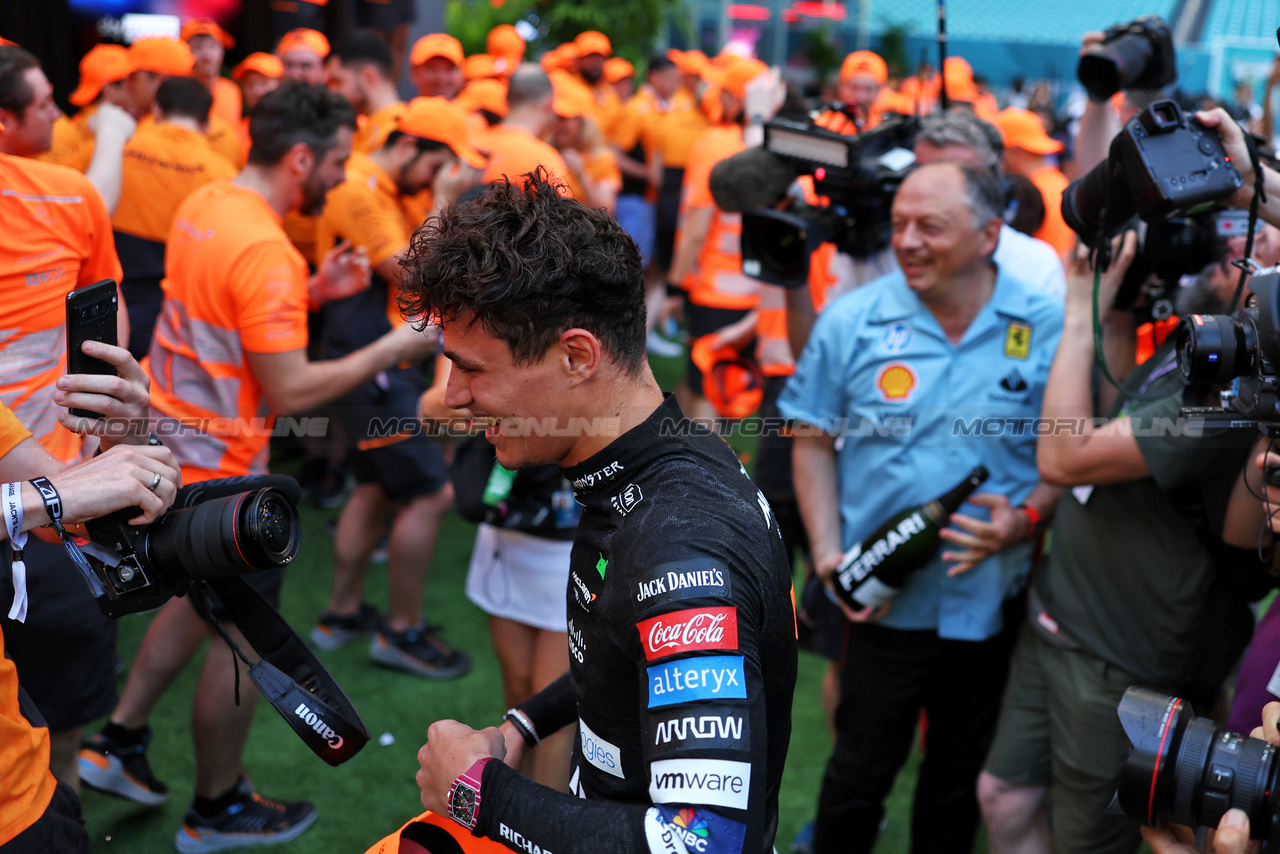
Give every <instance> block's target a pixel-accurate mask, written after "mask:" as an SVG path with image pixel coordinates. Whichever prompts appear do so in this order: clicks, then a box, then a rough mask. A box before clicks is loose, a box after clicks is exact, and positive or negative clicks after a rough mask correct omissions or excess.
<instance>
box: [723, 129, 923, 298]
mask: <svg viewBox="0 0 1280 854" xmlns="http://www.w3.org/2000/svg"><path fill="white" fill-rule="evenodd" d="M919 131H920V120H919V119H916V118H914V117H909V118H897V119H889V120H887V121H884V122H882V123H881V124H880V125H878V126H877V127H876V128H875V129H873V130H870V131H865V132H863V133H859V134H856V135H854V136H845V135H843V134H839V133H835V132H833V131H830V130H827V129H826V128H822V127H819V126H817V125H816V124H814V123H813V122H812V121H796V120H794V119H787V118H778V119H773V120H772V121H769V122H766V123H765V126H764V149H765V150H766V151H768V152H770V153H771V154H773V155H775V156H776V157H778V158H780V159H782V160H784V161H787V162H788V163H789V164H790V165H791V166H793V167H794V169H795V171H796V172H797V173H798V174H801V175H812V176H813V183H814V190H815V191H816V193H817V194H818V195H819V196H825V197H827V198H828V199H829V200H830V204H828V205H810V204H806V203H804V202H799V203H797V204H795V205H793V206H792V207H791V208H789V209H788V210H776V209H773V208H762V209H758V210H752V211H747V212H745V213H743V215H742V271H743V272H744V273H746V274H747V275H748V276H752V277H754V278H757V279H760V280H761V281H764V282H768V283H769V284H774V285H781V286H782V287H786V288H800V287H804V286H805V285H806V283H807V281H808V275H809V256H810V255H812V254H813V251H814V250H815V249H817V248H818V246H819V245H821V244H823V243H834V244H835V245H836V248H837V249H839V250H840V251H841V252H844V253H846V254H848V255H851V256H853V257H854V258H866V257H868V256H870V255H873V254H875V253H876V252H879V251H880V250H882V249H884V248H885V247H886V246H887V245H888V244H889V239H890V237H891V236H892V234H893V225H892V222H891V221H890V215H891V211H892V206H893V197H894V194H895V193H897V191H898V187H899V185H901V184H902V180H903V178H905V177H906V175H907V172H908V171H909V170H910V167H911V165H912V164H913V163H914V162H915V155H914V154H912V152H911V148H912V146H913V145H914V144H915V138H916V135H917V134H918V133H919Z"/></svg>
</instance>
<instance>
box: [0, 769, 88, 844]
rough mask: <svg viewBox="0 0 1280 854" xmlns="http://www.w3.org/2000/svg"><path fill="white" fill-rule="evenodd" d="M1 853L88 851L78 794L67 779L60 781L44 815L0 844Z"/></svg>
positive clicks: (86, 834) (86, 833) (86, 832)
mask: <svg viewBox="0 0 1280 854" xmlns="http://www.w3.org/2000/svg"><path fill="white" fill-rule="evenodd" d="M0 854H89V833H88V831H86V830H85V829H84V817H83V816H82V815H81V814H80V798H78V797H76V793H75V792H73V791H72V790H71V787H70V786H68V785H67V784H66V783H59V784H58V788H57V789H55V790H54V793H53V800H51V801H49V806H47V807H46V808H45V811H44V815H42V816H40V818H38V819H36V823H35V824H33V825H31V826H30V827H28V828H27V829H26V830H24V831H22V832H21V833H19V834H18V835H17V836H15V837H14V838H13V839H10V840H9V841H8V842H6V843H5V844H4V845H0Z"/></svg>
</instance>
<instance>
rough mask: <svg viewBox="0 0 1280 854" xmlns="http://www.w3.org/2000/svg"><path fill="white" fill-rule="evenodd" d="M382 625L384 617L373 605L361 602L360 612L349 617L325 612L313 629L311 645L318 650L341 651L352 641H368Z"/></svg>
mask: <svg viewBox="0 0 1280 854" xmlns="http://www.w3.org/2000/svg"><path fill="white" fill-rule="evenodd" d="M381 625H382V615H381V614H379V613H378V609H377V608H375V607H373V606H372V605H370V604H368V603H366V602H361V603H360V610H359V611H356V612H355V613H354V614H352V615H351V616H349V617H339V616H336V615H334V614H331V613H329V612H328V611H325V612H324V613H323V614H321V615H320V619H319V620H317V621H316V625H315V627H314V628H312V629H311V643H312V645H313V646H315V648H316V649H323V650H334V649H341V648H342V647H344V646H346V645H347V644H349V643H351V642H352V641H357V640H368V639H369V638H371V637H373V636H374V635H375V634H377V632H378V627H379V626H381Z"/></svg>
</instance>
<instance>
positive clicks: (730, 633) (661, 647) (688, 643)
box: [636, 607, 738, 661]
mask: <svg viewBox="0 0 1280 854" xmlns="http://www.w3.org/2000/svg"><path fill="white" fill-rule="evenodd" d="M636 629H637V630H638V631H639V632H640V642H641V644H642V645H643V646H644V655H645V658H646V659H647V660H649V661H653V660H654V659H657V658H665V657H666V656H668V655H678V654H680V653H682V652H691V651H694V650H699V649H737V648H738V609H737V608H733V607H728V608H690V609H688V610H684V611H672V612H671V613H669V614H660V615H659V616H657V617H653V618H651V619H648V620H644V621H642V622H639V623H637V624H636Z"/></svg>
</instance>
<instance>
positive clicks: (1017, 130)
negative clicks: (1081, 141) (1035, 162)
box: [995, 107, 1063, 154]
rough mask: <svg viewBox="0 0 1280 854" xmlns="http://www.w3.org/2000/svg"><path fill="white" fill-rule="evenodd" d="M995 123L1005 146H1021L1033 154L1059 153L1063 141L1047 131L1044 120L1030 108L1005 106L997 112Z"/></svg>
mask: <svg viewBox="0 0 1280 854" xmlns="http://www.w3.org/2000/svg"><path fill="white" fill-rule="evenodd" d="M995 125H996V127H997V128H999V129H1000V138H1001V139H1002V140H1004V147H1005V148H1021V149H1023V150H1024V151H1030V152H1031V153H1032V154H1057V153H1058V152H1059V151H1061V150H1062V148H1063V145H1062V143H1060V142H1058V141H1057V140H1056V139H1054V138H1053V137H1051V136H1049V134H1047V133H1045V130H1044V122H1042V121H1040V117H1039V116H1037V115H1036V114H1035V113H1033V112H1031V111H1030V110H1023V109H1021V108H1019V107H1005V108H1004V109H1003V110H1001V111H1000V112H998V113H996V120H995Z"/></svg>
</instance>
